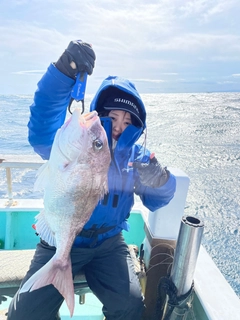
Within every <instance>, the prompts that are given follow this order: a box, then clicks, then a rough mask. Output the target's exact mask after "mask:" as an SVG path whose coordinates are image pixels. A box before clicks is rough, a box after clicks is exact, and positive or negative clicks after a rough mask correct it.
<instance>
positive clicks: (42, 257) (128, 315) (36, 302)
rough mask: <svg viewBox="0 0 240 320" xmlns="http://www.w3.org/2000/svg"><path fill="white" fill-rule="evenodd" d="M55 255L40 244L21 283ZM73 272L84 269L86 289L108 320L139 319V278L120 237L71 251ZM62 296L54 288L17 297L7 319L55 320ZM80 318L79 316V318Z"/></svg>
mask: <svg viewBox="0 0 240 320" xmlns="http://www.w3.org/2000/svg"><path fill="white" fill-rule="evenodd" d="M54 254H55V248H53V247H50V246H48V245H45V244H43V243H39V244H38V245H37V249H36V252H35V255H34V258H33V260H32V262H31V265H30V269H29V271H28V272H27V274H26V276H25V278H24V280H23V283H24V282H26V280H27V279H28V278H29V277H30V276H31V275H32V274H33V273H35V272H36V271H37V270H39V269H40V268H41V267H42V266H43V265H44V264H46V263H47V262H48V261H49V260H50V259H51V258H52V256H53V255H54ZM71 261H72V271H73V276H75V275H76V274H77V273H78V272H79V270H81V269H84V271H85V275H86V279H87V282H88V285H89V287H90V288H91V290H92V291H93V293H94V294H95V295H96V296H97V297H98V299H99V300H100V301H101V302H102V304H103V313H104V315H105V316H106V319H107V320H113V319H114V320H131V319H134V320H139V319H141V315H142V312H143V308H144V304H143V299H142V295H141V289H140V285H139V281H138V278H137V276H136V274H135V272H134V266H133V263H132V260H131V257H130V254H129V251H128V246H127V245H126V243H125V242H124V239H123V237H122V235H121V234H118V235H116V236H115V237H112V238H110V239H107V240H106V241H105V242H103V243H102V244H101V245H100V246H98V247H97V248H73V249H72V251H71ZM62 302H63V297H62V295H61V294H60V293H59V292H58V291H57V289H55V287H54V286H53V285H49V286H46V287H43V288H40V289H38V290H35V291H32V292H25V293H21V294H20V295H18V296H17V295H16V296H15V297H14V298H13V299H12V302H11V304H10V306H9V310H8V318H7V319H8V320H55V319H58V318H57V313H58V310H59V308H60V307H61V304H62ZM80 318H81V317H80Z"/></svg>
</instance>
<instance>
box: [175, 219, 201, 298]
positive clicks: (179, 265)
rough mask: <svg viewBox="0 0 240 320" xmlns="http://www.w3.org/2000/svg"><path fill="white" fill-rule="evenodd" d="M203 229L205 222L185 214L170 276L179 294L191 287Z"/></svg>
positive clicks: (184, 292)
mask: <svg viewBox="0 0 240 320" xmlns="http://www.w3.org/2000/svg"><path fill="white" fill-rule="evenodd" d="M203 229H204V224H203V222H201V221H200V220H199V219H198V218H196V217H192V216H183V218H182V221H181V226H180V231H179V235H178V240H177V245H176V250H175V254H174V260H173V266H172V270H171V276H170V279H171V280H172V281H173V283H174V284H175V286H176V287H177V289H178V293H177V296H182V295H184V294H186V293H187V292H188V291H189V290H190V289H191V286H192V282H193V275H194V271H195V267H196V263H197V257H198V253H199V249H200V245H201V239H202V234H203Z"/></svg>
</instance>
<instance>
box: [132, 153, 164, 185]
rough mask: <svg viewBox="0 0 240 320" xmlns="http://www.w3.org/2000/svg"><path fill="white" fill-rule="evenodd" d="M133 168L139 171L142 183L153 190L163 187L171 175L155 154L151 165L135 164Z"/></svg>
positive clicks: (152, 155)
mask: <svg viewBox="0 0 240 320" xmlns="http://www.w3.org/2000/svg"><path fill="white" fill-rule="evenodd" d="M132 167H133V168H136V169H137V170H138V173H139V177H140V181H141V183H142V184H143V185H144V186H147V187H152V188H159V187H161V186H163V185H164V184H165V183H166V182H167V181H168V178H169V174H170V172H169V171H168V170H167V168H166V167H165V168H162V166H161V165H160V163H159V162H158V161H157V159H156V158H155V155H154V154H151V156H150V161H149V163H142V162H133V163H132Z"/></svg>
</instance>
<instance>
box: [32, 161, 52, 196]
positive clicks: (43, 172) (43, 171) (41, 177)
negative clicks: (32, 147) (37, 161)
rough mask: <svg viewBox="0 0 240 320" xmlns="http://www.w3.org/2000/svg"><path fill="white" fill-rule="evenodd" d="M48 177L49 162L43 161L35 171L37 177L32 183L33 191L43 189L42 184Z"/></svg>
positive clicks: (43, 184)
mask: <svg viewBox="0 0 240 320" xmlns="http://www.w3.org/2000/svg"><path fill="white" fill-rule="evenodd" d="M48 178H49V163H48V161H47V162H46V163H44V164H43V165H42V166H41V167H40V168H39V169H38V172H37V179H36V181H35V183H34V191H40V190H42V189H44V186H45V184H46V182H47V181H48Z"/></svg>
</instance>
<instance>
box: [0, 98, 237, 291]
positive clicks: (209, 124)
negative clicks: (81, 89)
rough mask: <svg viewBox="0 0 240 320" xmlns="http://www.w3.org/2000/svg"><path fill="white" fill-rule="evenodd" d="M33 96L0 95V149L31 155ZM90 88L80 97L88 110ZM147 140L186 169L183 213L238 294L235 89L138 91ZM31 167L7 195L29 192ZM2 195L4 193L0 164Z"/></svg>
mask: <svg viewBox="0 0 240 320" xmlns="http://www.w3.org/2000/svg"><path fill="white" fill-rule="evenodd" d="M32 98H33V97H32V96H30V95H29V96H26V95H7V96H6V95H0V154H24V155H26V156H27V155H29V154H31V155H33V154H34V152H33V150H32V148H31V147H30V145H29V144H28V141H27V122H28V118H29V105H30V104H31V103H32ZM91 98H92V97H91V96H87V97H86V102H85V104H86V110H87V109H88V106H89V103H90V100H91ZM142 98H143V101H144V103H145V105H146V110H147V128H148V129H147V133H146V146H147V148H148V149H150V150H151V151H152V152H155V154H156V157H157V158H158V160H159V162H160V163H161V164H162V165H164V166H165V165H166V166H169V167H177V168H180V169H181V170H183V171H184V172H185V173H186V174H187V175H188V176H189V177H190V187H189V192H188V196H187V202H186V208H185V214H189V215H196V216H198V217H199V218H200V219H202V220H203V221H204V224H205V230H204V236H203V240H202V243H203V245H204V247H205V248H206V249H207V251H208V252H209V253H210V255H211V257H212V258H213V260H214V262H215V263H216V264H217V266H218V267H219V269H220V271H221V272H222V273H223V275H224V276H225V278H226V279H227V281H228V282H229V283H230V285H231V286H232V288H233V289H234V290H235V292H236V293H237V294H238V296H239V297H240V272H239V269H240V267H239V266H240V196H239V193H240V93H197V94H188V93H184V94H143V95H142ZM34 180H35V172H34V171H32V170H24V171H23V170H14V172H13V183H14V188H13V196H14V197H15V198H26V197H35V196H37V195H36V194H33V183H34ZM0 197H1V198H3V197H6V181H5V172H4V171H3V170H0Z"/></svg>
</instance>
